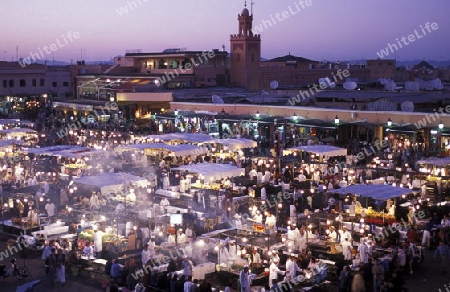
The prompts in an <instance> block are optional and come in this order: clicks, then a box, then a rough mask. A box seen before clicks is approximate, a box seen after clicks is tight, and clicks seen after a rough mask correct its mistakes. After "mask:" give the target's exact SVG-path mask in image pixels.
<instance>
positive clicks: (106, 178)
mask: <svg viewBox="0 0 450 292" xmlns="http://www.w3.org/2000/svg"><path fill="white" fill-rule="evenodd" d="M74 182H75V183H77V184H83V185H86V186H93V187H98V188H100V189H101V192H102V194H109V193H116V192H118V191H119V190H120V189H121V187H122V185H124V184H125V185H127V184H129V183H133V184H135V185H137V186H139V187H146V186H147V180H146V179H144V178H142V177H139V176H135V175H132V174H129V173H124V172H119V173H114V172H105V173H102V174H100V175H95V176H82V177H76V178H74Z"/></svg>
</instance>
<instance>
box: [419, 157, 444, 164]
mask: <svg viewBox="0 0 450 292" xmlns="http://www.w3.org/2000/svg"><path fill="white" fill-rule="evenodd" d="M417 164H428V165H436V166H444V165H447V164H448V165H450V157H443V158H439V157H430V158H426V159H421V160H419V161H417Z"/></svg>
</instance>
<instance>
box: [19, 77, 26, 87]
mask: <svg viewBox="0 0 450 292" xmlns="http://www.w3.org/2000/svg"><path fill="white" fill-rule="evenodd" d="M19 86H20V87H25V86H26V82H25V79H20V81H19Z"/></svg>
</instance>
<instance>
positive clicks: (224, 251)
mask: <svg viewBox="0 0 450 292" xmlns="http://www.w3.org/2000/svg"><path fill="white" fill-rule="evenodd" d="M217 256H218V259H217V262H218V263H219V265H221V264H226V265H227V264H228V259H229V256H230V252H229V251H228V248H227V247H226V246H225V245H223V246H220V247H219V252H218V254H217Z"/></svg>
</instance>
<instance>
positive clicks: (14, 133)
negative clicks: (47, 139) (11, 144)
mask: <svg viewBox="0 0 450 292" xmlns="http://www.w3.org/2000/svg"><path fill="white" fill-rule="evenodd" d="M0 133H1V134H3V135H7V136H10V137H18V136H23V135H27V134H36V133H37V132H36V131H35V130H32V129H29V128H12V129H8V130H1V131H0Z"/></svg>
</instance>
